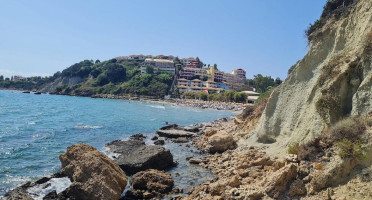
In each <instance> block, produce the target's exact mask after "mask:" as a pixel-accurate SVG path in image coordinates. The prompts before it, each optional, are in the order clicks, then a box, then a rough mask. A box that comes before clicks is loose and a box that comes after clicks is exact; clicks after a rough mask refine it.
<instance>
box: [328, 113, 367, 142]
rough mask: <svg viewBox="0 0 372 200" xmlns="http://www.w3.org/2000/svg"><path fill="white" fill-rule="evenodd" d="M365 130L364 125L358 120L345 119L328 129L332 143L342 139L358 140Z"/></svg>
mask: <svg viewBox="0 0 372 200" xmlns="http://www.w3.org/2000/svg"><path fill="white" fill-rule="evenodd" d="M365 130H366V127H365V124H364V123H363V122H361V120H360V119H356V118H347V119H343V120H341V121H339V122H337V123H336V124H335V125H334V126H332V127H331V129H330V139H331V141H332V142H336V141H340V140H342V139H348V140H358V139H360V138H361V136H362V135H363V133H364V131H365Z"/></svg>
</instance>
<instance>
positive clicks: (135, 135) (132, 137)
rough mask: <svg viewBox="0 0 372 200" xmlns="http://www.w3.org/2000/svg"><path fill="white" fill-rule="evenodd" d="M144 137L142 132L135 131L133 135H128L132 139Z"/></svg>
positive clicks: (142, 138)
mask: <svg viewBox="0 0 372 200" xmlns="http://www.w3.org/2000/svg"><path fill="white" fill-rule="evenodd" d="M145 138H146V136H144V135H143V134H142V133H136V134H134V135H131V136H130V139H132V140H141V141H142V140H144V139H145Z"/></svg>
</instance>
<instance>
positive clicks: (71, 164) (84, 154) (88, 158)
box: [59, 144, 128, 200]
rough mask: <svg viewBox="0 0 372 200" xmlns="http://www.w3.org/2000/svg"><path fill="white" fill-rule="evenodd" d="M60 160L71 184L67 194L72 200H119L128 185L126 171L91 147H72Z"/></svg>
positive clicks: (82, 145) (78, 145) (83, 145)
mask: <svg viewBox="0 0 372 200" xmlns="http://www.w3.org/2000/svg"><path fill="white" fill-rule="evenodd" d="M59 159H60V161H61V164H62V173H63V174H65V175H67V176H68V177H69V178H70V179H71V182H72V184H71V185H70V187H69V188H68V189H67V190H66V191H67V192H66V194H67V196H68V197H69V198H70V199H79V200H84V199H87V200H88V199H89V200H93V199H97V200H98V199H119V198H120V195H121V194H122V192H123V191H124V189H125V187H126V185H127V180H128V179H127V177H126V175H125V173H124V172H123V170H122V169H120V167H119V166H118V165H117V164H116V163H114V162H113V161H112V160H110V159H109V158H108V157H107V156H105V155H104V154H102V153H101V152H99V151H98V150H97V149H95V148H94V147H92V146H89V145H86V144H75V145H72V146H70V147H68V148H67V152H66V153H63V154H61V155H60V156H59Z"/></svg>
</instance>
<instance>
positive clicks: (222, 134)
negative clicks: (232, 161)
mask: <svg viewBox="0 0 372 200" xmlns="http://www.w3.org/2000/svg"><path fill="white" fill-rule="evenodd" d="M234 147H235V142H234V138H233V136H232V135H230V134H228V133H227V132H226V131H219V132H217V133H216V134H214V135H212V136H210V137H209V138H208V150H209V152H210V153H216V152H219V153H221V152H224V151H226V150H228V149H232V148H234Z"/></svg>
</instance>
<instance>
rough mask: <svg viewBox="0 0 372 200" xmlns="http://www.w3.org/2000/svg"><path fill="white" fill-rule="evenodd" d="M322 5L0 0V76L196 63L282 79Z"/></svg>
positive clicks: (301, 51) (301, 0)
mask: <svg viewBox="0 0 372 200" xmlns="http://www.w3.org/2000/svg"><path fill="white" fill-rule="evenodd" d="M325 2H326V0H311V1H309V0H280V1H279V0H183V1H181V0H156V1H155V0H131V1H130V0H110V1H103V0H89V1H88V0H87V1H83V0H63V1H49V0H33V1H29V0H11V1H10V0H0V3H1V4H0V5H1V6H0V75H5V76H6V77H10V76H11V75H23V76H36V75H38V76H39V75H40V76H48V75H53V74H54V73H55V72H57V71H62V70H63V69H65V68H67V67H69V66H71V65H72V64H74V63H77V62H79V61H82V60H85V59H93V60H96V59H99V60H101V61H102V60H107V59H111V58H114V57H116V56H125V55H131V54H145V55H148V54H150V55H159V54H163V55H174V56H178V57H179V58H183V57H196V56H198V57H199V58H200V60H201V61H203V62H204V63H206V64H217V65H218V68H219V69H220V70H222V71H225V72H230V71H231V70H232V69H236V68H243V69H245V70H246V71H247V77H248V78H251V77H253V75H255V74H259V73H260V74H263V75H268V76H272V77H273V78H276V77H280V78H281V79H285V78H286V76H287V71H288V69H289V68H290V66H292V65H293V64H294V63H296V62H297V60H299V59H301V58H302V57H303V56H304V55H305V54H306V53H307V51H308V45H307V39H306V38H305V36H304V30H305V29H306V28H307V27H308V26H309V24H310V23H312V22H314V21H315V20H316V19H318V18H319V16H320V14H321V12H322V8H323V5H324V4H325Z"/></svg>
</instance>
